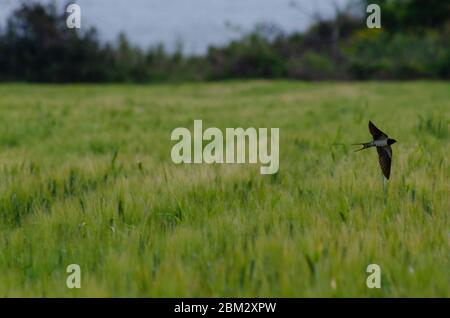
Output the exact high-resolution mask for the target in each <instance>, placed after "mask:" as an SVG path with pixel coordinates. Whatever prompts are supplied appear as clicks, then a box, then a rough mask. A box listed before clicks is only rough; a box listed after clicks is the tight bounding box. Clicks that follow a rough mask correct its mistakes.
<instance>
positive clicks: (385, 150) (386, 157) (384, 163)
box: [377, 146, 392, 179]
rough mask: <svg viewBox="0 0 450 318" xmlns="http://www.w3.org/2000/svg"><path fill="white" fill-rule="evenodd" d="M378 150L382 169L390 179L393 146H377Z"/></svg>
mask: <svg viewBox="0 0 450 318" xmlns="http://www.w3.org/2000/svg"><path fill="white" fill-rule="evenodd" d="M377 151H378V161H379V162H380V167H381V171H383V174H384V176H385V177H386V179H389V176H390V175H391V162H392V148H391V146H385V147H377Z"/></svg>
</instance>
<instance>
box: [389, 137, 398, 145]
mask: <svg viewBox="0 0 450 318" xmlns="http://www.w3.org/2000/svg"><path fill="white" fill-rule="evenodd" d="M396 142H397V140H395V139H391V138H389V139H388V145H389V146H390V145H392V144H395V143H396Z"/></svg>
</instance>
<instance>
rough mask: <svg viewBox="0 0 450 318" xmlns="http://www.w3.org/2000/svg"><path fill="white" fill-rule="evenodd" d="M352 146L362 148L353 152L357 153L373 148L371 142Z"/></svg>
mask: <svg viewBox="0 0 450 318" xmlns="http://www.w3.org/2000/svg"><path fill="white" fill-rule="evenodd" d="M352 145H354V146H362V148H360V149H357V150H355V152H357V151H361V150H363V149H367V148H370V147H372V146H373V144H372V143H371V142H362V143H358V144H352Z"/></svg>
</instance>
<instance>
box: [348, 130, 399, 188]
mask: <svg viewBox="0 0 450 318" xmlns="http://www.w3.org/2000/svg"><path fill="white" fill-rule="evenodd" d="M369 131H370V133H371V134H372V137H373V140H372V141H371V142H365V143H359V144H355V145H362V146H363V147H362V148H361V149H358V150H357V151H360V150H363V149H367V148H370V147H377V152H378V161H379V163H380V167H381V171H382V172H383V175H384V176H385V177H386V179H389V177H390V176H391V164H392V148H391V145H392V144H394V143H396V142H397V140H395V139H391V138H389V137H388V135H386V134H385V133H384V132H382V131H381V130H380V129H378V128H377V127H376V126H375V125H374V124H373V123H372V122H371V121H369Z"/></svg>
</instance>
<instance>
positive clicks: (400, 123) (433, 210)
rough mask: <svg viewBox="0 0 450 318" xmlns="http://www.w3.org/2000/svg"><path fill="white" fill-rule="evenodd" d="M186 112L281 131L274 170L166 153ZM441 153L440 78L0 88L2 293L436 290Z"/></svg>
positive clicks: (446, 93)
mask: <svg viewBox="0 0 450 318" xmlns="http://www.w3.org/2000/svg"><path fill="white" fill-rule="evenodd" d="M194 119H201V120H203V125H204V126H205V127H218V128H220V129H225V128H227V127H243V128H248V127H256V128H258V127H267V128H271V127H277V128H279V129H280V168H279V172H278V173H277V174H274V175H261V174H260V172H259V168H260V165H259V164H256V165H255V164H235V165H233V164H214V165H207V164H191V165H176V164H174V163H173V162H172V160H171V157H170V152H171V149H172V146H173V145H174V142H173V141H171V140H170V135H171V132H172V130H173V129H174V128H176V127H187V128H189V129H192V126H193V121H194ZM369 119H370V120H372V121H373V122H374V123H375V124H377V126H378V127H379V128H380V129H382V130H384V131H385V132H387V133H388V134H390V136H392V137H393V138H395V139H397V140H398V142H397V143H396V144H395V145H393V150H394V159H393V165H392V173H391V179H390V181H389V182H387V183H385V184H384V183H383V179H382V177H381V172H380V169H379V167H378V159H377V154H376V151H375V150H374V149H369V150H365V151H362V152H356V153H355V152H353V150H354V148H353V147H352V146H350V144H352V143H355V142H364V141H369V140H370V139H371V136H370V134H369V131H368V128H367V122H368V120H369ZM449 155H450V84H448V83H443V82H441V83H440V82H411V83H340V84H339V83H320V84H319V83H300V82H284V81H283V82H281V81H280V82H270V81H267V82H266V81H250V82H229V83H213V84H180V85H154V86H138V85H109V86H108V85H67V86H64V85H61V86H51V85H19V84H8V85H5V84H3V85H0V246H1V249H0V295H1V296H7V297H13V296H26V297H28V296H38V297H41V296H63V297H80V296H83V297H85V296H91V297H105V296H118V297H126V296H129V297H158V296H165V297H177V296H186V297H188V296H189V297H196V296H203V297H212V296H241V297H251V296H261V297H266V296H271V297H328V296H337V297H380V296H390V297H397V296H410V297H413V296H414V297H415V296H424V297H427V296H447V297H449V296H450V286H449V282H450V271H449V269H450V222H449V221H450V159H449ZM69 264H78V265H79V266H80V268H81V288H80V289H69V288H67V286H66V278H67V276H68V273H66V267H67V265H69ZM368 264H378V265H379V266H380V267H381V273H382V274H381V288H380V289H369V288H367V286H366V278H367V276H368V273H366V267H367V265H368Z"/></svg>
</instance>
